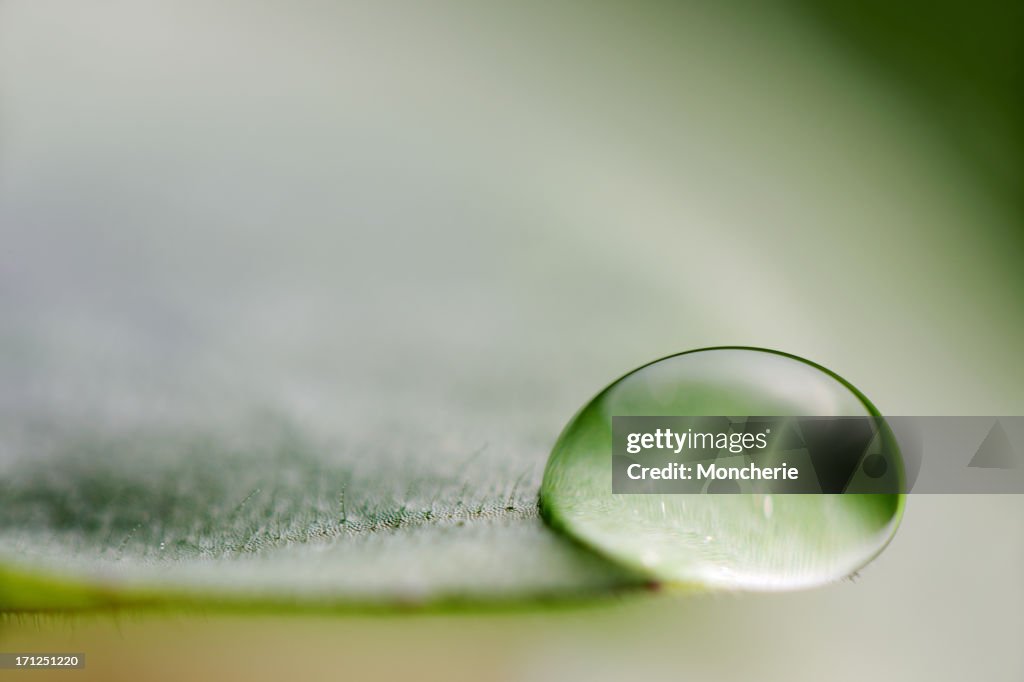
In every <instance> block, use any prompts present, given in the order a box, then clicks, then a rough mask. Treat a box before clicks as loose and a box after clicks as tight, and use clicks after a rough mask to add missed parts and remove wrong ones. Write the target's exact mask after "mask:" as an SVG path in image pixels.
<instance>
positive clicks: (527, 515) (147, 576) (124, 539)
mask: <svg viewBox="0 0 1024 682" xmlns="http://www.w3.org/2000/svg"><path fill="white" fill-rule="evenodd" d="M244 432H245V433H246V434H248V435H247V437H245V438H235V439H233V440H231V441H229V440H227V439H226V438H224V437H218V436H217V435H216V434H207V435H205V436H199V435H197V434H194V433H186V434H181V433H173V432H172V433H166V432H163V433H161V432H134V433H126V434H117V435H111V434H110V433H106V432H102V433H92V434H83V433H75V434H67V433H61V434H59V435H58V434H50V437H51V438H52V439H53V440H54V442H55V443H57V446H56V449H55V451H54V452H51V453H47V456H46V457H45V458H42V459H39V460H27V461H23V462H20V463H19V464H18V465H17V466H15V467H13V471H11V472H9V475H8V476H7V477H5V479H4V480H3V482H2V484H0V548H2V551H0V556H2V559H3V566H4V568H3V569H2V570H0V608H5V609H15V608H17V609H39V608H60V607H74V606H83V605H90V606H97V605H111V604H125V603H129V604H130V603H148V602H157V603H166V602H168V601H177V602H217V603H229V604H230V603H239V604H260V603H270V604H279V605H280V604H286V605H316V604H319V605H338V604H344V605H346V606H348V607H353V606H373V605H380V604H382V603H383V604H407V605H412V604H423V603H430V602H438V601H440V602H445V603H453V602H464V601H469V602H474V601H476V602H479V601H487V602H495V601H498V602H500V601H507V600H510V599H543V598H551V597H558V598H562V599H565V598H571V597H573V596H582V595H586V594H593V593H596V592H605V591H608V590H612V589H615V588H619V587H624V586H629V585H635V584H636V583H637V579H636V578H635V577H633V576H630V574H629V572H628V571H626V570H623V569H618V568H616V567H614V566H612V565H610V564H609V563H608V562H606V561H603V560H602V559H600V558H599V557H596V556H593V555H591V554H589V553H588V552H586V551H585V550H581V549H580V548H578V547H576V546H574V545H572V544H571V543H568V542H566V541H565V540H563V539H561V538H559V537H557V536H556V535H555V534H553V533H551V531H550V530H549V529H547V528H545V527H544V526H543V524H542V522H541V521H540V519H539V518H538V515H537V512H536V492H535V490H536V487H535V486H536V482H535V480H534V478H532V477H531V472H530V470H528V469H527V470H521V471H516V470H514V469H512V468H511V467H509V468H508V469H504V468H501V467H494V466H493V463H491V462H488V461H487V458H486V457H482V456H481V455H482V453H477V455H476V456H475V457H473V456H472V453H469V454H470V455H471V456H470V457H467V458H465V459H467V460H471V461H463V462H461V463H460V464H459V466H457V467H455V468H454V469H453V470H452V471H451V472H445V474H444V475H442V474H441V473H439V472H438V471H436V470H435V471H429V470H425V469H423V468H422V467H419V466H418V465H417V463H416V461H415V460H414V459H411V458H410V459H409V460H407V461H405V462H404V463H394V464H393V465H392V466H381V467H380V468H379V469H377V467H376V466H374V467H372V468H373V469H377V470H376V471H372V472H370V473H364V472H360V471H358V467H354V466H352V463H351V461H350V460H348V459H347V458H346V457H345V456H344V453H343V451H341V450H335V449H333V448H332V447H330V446H328V445H316V444H313V443H310V442H307V441H305V440H303V439H302V438H301V437H300V436H299V434H298V433H296V432H295V430H294V429H292V428H290V427H289V426H288V425H286V424H281V423H275V422H274V421H273V420H269V419H265V420H264V422H263V423H262V424H251V425H249V426H248V428H247V429H244ZM383 455H384V453H379V452H373V451H366V452H364V453H362V456H364V457H367V458H371V459H375V460H376V461H378V462H380V461H381V458H384V457H383ZM472 460H477V461H480V462H481V463H482V465H475V464H474V463H473V461H472ZM40 585H42V586H43V587H42V588H40V587H39V586H40ZM33 586H36V587H35V588H33Z"/></svg>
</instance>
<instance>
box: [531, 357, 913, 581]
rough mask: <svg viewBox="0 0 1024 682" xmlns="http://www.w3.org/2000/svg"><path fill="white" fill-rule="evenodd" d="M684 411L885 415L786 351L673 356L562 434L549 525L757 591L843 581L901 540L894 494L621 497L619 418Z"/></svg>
mask: <svg viewBox="0 0 1024 682" xmlns="http://www.w3.org/2000/svg"><path fill="white" fill-rule="evenodd" d="M676 415H685V416H700V415H710V416H753V415H758V416H863V417H877V416H878V412H877V410H875V408H874V406H872V405H871V403H870V402H869V401H868V400H867V398H865V397H864V396H863V395H862V394H861V393H860V392H859V391H857V389H855V388H854V387H853V386H851V385H850V384H849V383H847V382H846V381H844V380H843V379H841V378H840V377H839V376H838V375H836V374H834V373H832V372H830V371H829V370H826V369H825V368H823V367H821V366H819V365H816V364H814V363H812V362H809V361H807V360H803V359H802V358H798V357H796V356H792V355H788V354H785V353H779V352H776V351H768V350H762V349H755V348H711V349H704V350H699V351H691V352H688V353H681V354H679V355H673V356H670V357H667V358H664V359H662V360H659V361H657V362H653V363H651V364H648V365H644V366H643V367H641V368H639V369H637V370H635V371H633V372H630V373H629V374H627V375H625V376H624V377H622V378H621V379H619V380H617V381H615V382H614V383H612V384H611V385H609V386H608V387H607V388H605V389H604V390H603V391H601V392H600V393H599V394H598V395H597V396H596V397H595V398H594V399H593V400H591V401H590V402H589V403H588V404H587V405H585V406H584V407H583V408H582V409H581V410H580V411H579V412H578V413H577V414H576V416H575V417H573V419H572V420H571V421H570V422H569V424H568V425H567V426H566V427H565V429H564V430H563V432H562V434H561V436H560V437H559V439H558V441H557V443H556V444H555V447H554V449H553V450H552V453H551V457H550V459H549V460H548V465H547V468H546V470H545V472H544V481H543V484H542V487H541V509H542V511H543V514H544V516H545V518H546V519H547V520H548V521H549V523H551V524H552V525H553V526H555V527H556V528H559V529H561V530H563V531H564V532H566V533H568V534H569V535H571V536H573V537H574V538H576V539H577V540H579V541H581V542H582V543H584V544H586V545H589V546H590V547H592V548H593V549H595V550H597V551H598V552H600V553H601V554H603V555H605V556H607V557H609V558H611V559H613V560H615V561H617V562H619V563H621V564H624V565H626V566H630V567H632V568H634V569H635V570H637V571H639V572H642V573H644V574H646V575H648V576H650V577H652V578H654V579H657V580H660V581H664V582H670V583H678V584H683V585H692V586H700V587H710V588H724V589H749V590H779V589H794V588H800V587H809V586H813V585H819V584H822V583H826V582H832V581H836V580H839V579H841V578H843V577H846V576H848V575H850V574H852V573H853V572H854V571H856V570H857V569H859V568H861V567H862V566H864V565H865V564H866V563H868V562H869V561H870V560H871V559H872V558H874V557H875V556H876V555H877V554H878V553H879V552H881V551H882V549H884V547H885V545H886V544H887V543H888V542H889V540H890V539H891V537H892V536H893V534H894V533H895V531H896V527H897V526H898V524H899V520H900V517H901V515H902V511H903V502H904V501H903V496H902V495H896V494H850V493H847V494H842V495H839V494H835V495H821V494H818V495H809V494H804V495H795V494H794V495H773V496H772V497H767V498H764V500H763V502H762V503H761V504H752V503H751V502H752V501H751V499H750V495H748V494H720V495H700V494H663V495H662V494H657V495H655V494H645V495H621V494H620V495H614V494H612V492H611V490H612V483H611V479H612V467H611V423H612V417H613V416H676ZM896 464H897V465H898V464H900V462H899V461H898V456H897V460H896ZM712 536H713V537H714V540H715V542H714V543H710V542H708V541H707V538H709V537H712Z"/></svg>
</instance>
